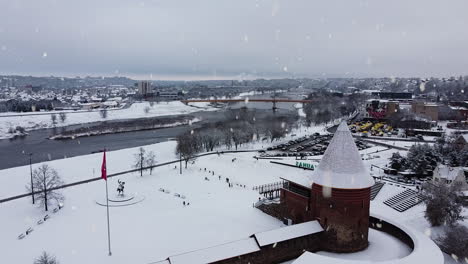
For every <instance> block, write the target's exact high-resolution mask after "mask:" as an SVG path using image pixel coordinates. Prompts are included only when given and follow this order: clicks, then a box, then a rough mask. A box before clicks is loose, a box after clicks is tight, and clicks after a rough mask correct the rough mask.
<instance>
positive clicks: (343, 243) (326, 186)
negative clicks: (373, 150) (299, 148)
mask: <svg viewBox="0 0 468 264" xmlns="http://www.w3.org/2000/svg"><path fill="white" fill-rule="evenodd" d="M372 185H374V180H373V178H372V177H371V176H370V174H369V172H368V170H367V169H366V168H365V167H364V164H363V162H362V159H361V156H360V154H359V152H358V149H357V147H356V144H355V142H354V139H353V137H352V136H351V132H350V131H349V129H348V126H347V125H346V122H342V123H341V124H340V125H339V127H338V128H337V130H336V133H335V135H334V137H333V139H332V140H331V142H330V145H329V146H328V148H327V150H326V151H325V154H324V156H323V158H322V160H321V161H320V164H319V166H318V169H317V170H316V171H315V172H314V177H313V184H312V191H311V197H310V200H309V201H310V204H309V208H310V211H311V213H312V214H313V218H315V219H317V220H318V221H319V222H320V224H321V225H322V227H323V229H324V230H325V231H324V234H323V240H322V241H321V242H322V247H323V249H324V250H328V251H335V252H353V251H359V250H362V249H364V248H366V247H367V245H368V240H367V237H368V231H369V205H370V188H371V186H372Z"/></svg>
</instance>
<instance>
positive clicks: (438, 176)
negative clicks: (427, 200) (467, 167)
mask: <svg viewBox="0 0 468 264" xmlns="http://www.w3.org/2000/svg"><path fill="white" fill-rule="evenodd" d="M432 180H433V181H443V182H445V183H447V184H450V185H451V184H453V183H459V184H461V188H462V189H461V190H462V191H468V183H466V178H465V172H464V170H463V167H449V166H446V165H442V164H440V165H438V166H437V167H436V168H435V169H434V175H433V176H432Z"/></svg>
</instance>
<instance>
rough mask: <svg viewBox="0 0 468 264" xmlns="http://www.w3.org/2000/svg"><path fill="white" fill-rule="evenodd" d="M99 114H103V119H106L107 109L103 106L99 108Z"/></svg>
mask: <svg viewBox="0 0 468 264" xmlns="http://www.w3.org/2000/svg"><path fill="white" fill-rule="evenodd" d="M99 115H101V118H102V119H106V118H107V109H106V108H103V109H101V110H99Z"/></svg>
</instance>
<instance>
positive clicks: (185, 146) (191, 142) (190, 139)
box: [176, 133, 200, 168]
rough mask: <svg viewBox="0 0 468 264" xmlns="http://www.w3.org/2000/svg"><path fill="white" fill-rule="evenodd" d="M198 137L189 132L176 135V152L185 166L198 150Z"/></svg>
mask: <svg viewBox="0 0 468 264" xmlns="http://www.w3.org/2000/svg"><path fill="white" fill-rule="evenodd" d="M199 147H200V145H199V142H198V137H197V136H194V135H192V134H191V133H185V134H182V135H180V136H178V137H177V147H176V154H179V155H180V156H181V158H182V159H183V160H184V161H185V168H187V164H188V162H189V161H190V160H194V159H195V156H196V154H197V153H198V151H199V149H200V148H199Z"/></svg>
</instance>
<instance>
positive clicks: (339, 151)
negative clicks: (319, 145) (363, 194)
mask: <svg viewBox="0 0 468 264" xmlns="http://www.w3.org/2000/svg"><path fill="white" fill-rule="evenodd" d="M313 181H314V183H316V184H319V185H322V186H327V187H332V188H340V189H362V188H368V187H371V186H372V185H374V179H373V178H372V177H371V176H370V174H369V171H368V170H367V169H366V168H365V167H364V163H363V162H362V159H361V155H360V154H359V151H358V149H357V147H356V143H355V142H354V139H353V137H352V136H351V132H350V131H349V128H348V125H347V124H346V122H342V123H341V124H340V125H339V126H338V128H337V130H336V132H335V135H334V136H333V138H332V140H331V142H330V145H329V146H328V148H327V150H326V151H325V154H324V155H323V158H322V160H321V161H320V164H319V166H318V169H317V170H316V171H315V173H314V177H313Z"/></svg>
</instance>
